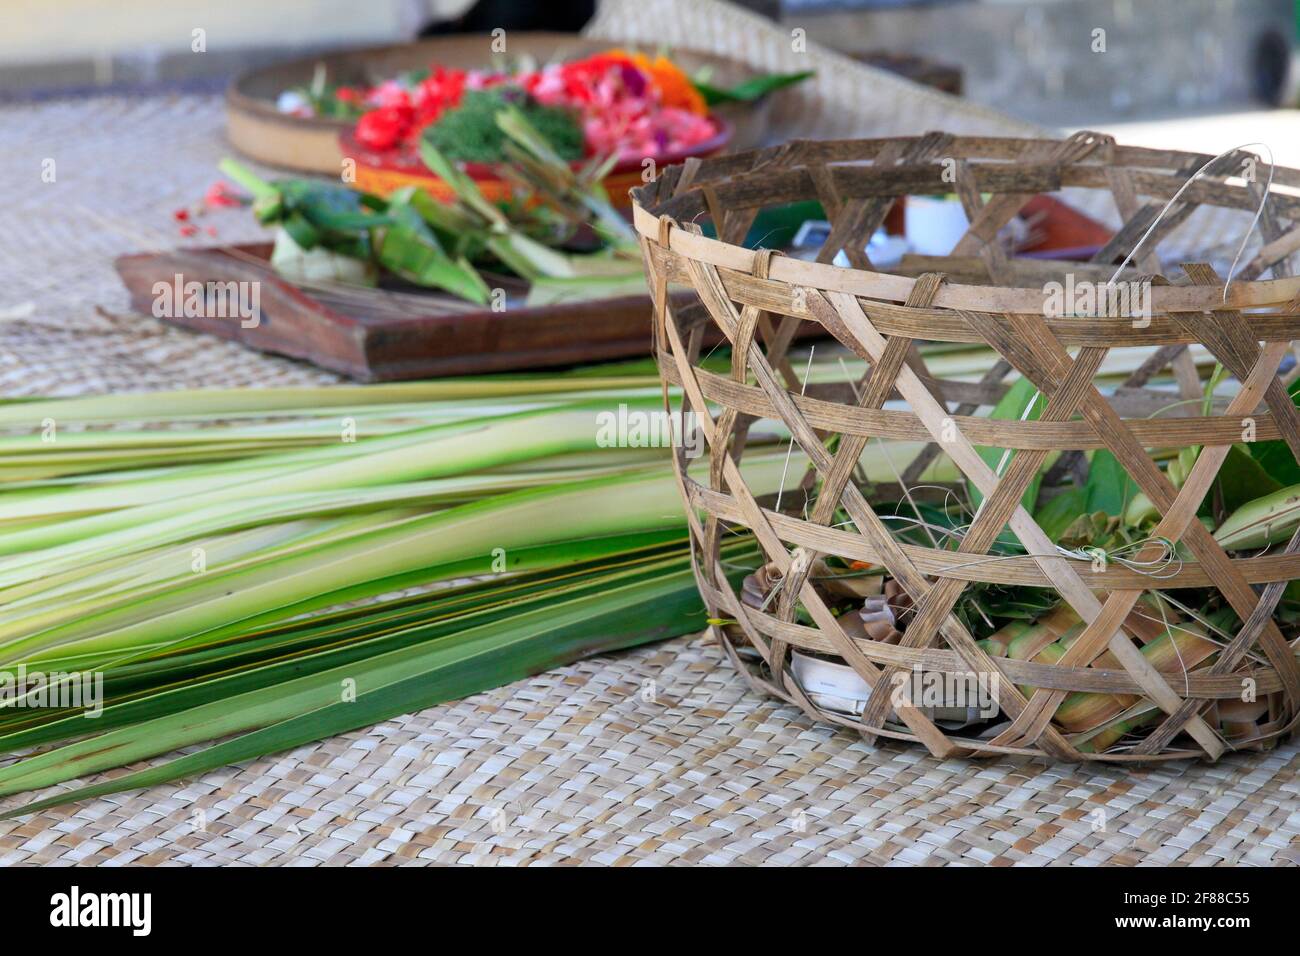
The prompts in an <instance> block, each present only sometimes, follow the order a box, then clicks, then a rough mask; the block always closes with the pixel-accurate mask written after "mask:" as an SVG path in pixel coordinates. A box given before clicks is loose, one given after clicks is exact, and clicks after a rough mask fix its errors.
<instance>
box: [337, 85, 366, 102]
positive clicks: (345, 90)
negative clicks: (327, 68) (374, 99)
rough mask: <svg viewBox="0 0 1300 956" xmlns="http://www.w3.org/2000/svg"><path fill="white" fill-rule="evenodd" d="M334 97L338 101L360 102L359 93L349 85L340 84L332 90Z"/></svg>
mask: <svg viewBox="0 0 1300 956" xmlns="http://www.w3.org/2000/svg"><path fill="white" fill-rule="evenodd" d="M334 98H335V99H336V100H338V101H339V102H340V103H360V102H361V93H360V91H358V90H356V89H353V88H352V87H350V86H340V87H339V88H338V89H337V90H335V91H334Z"/></svg>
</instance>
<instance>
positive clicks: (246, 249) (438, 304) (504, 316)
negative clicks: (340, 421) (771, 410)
mask: <svg viewBox="0 0 1300 956" xmlns="http://www.w3.org/2000/svg"><path fill="white" fill-rule="evenodd" d="M270 254H271V244H270V243H261V244H254V245H240V246H223V247H215V248H201V249H174V250H170V251H165V252H146V253H139V254H135V255H125V256H120V257H119V258H118V259H117V260H116V261H115V263H114V264H115V266H116V268H117V272H118V275H119V276H121V278H122V282H123V283H124V284H125V285H126V288H127V290H128V291H129V292H130V294H131V304H132V306H133V307H134V308H135V309H136V310H138V311H140V312H143V313H145V314H147V315H157V316H158V317H159V318H161V319H163V320H164V321H168V322H173V323H175V324H176V325H180V326H183V327H185V328H188V329H193V330H195V331H198V332H208V333H211V334H213V335H219V336H221V337H222V338H225V339H233V340H235V341H237V342H242V343H243V344H245V345H247V346H250V347H251V348H255V349H260V350H262V351H265V352H274V353H276V354H278V355H287V356H290V357H292V358H297V359H305V360H306V361H308V362H312V363H314V364H316V365H319V366H321V367H322V368H327V369H330V370H332V371H335V372H339V373H340V374H342V375H346V376H348V377H349V378H352V379H356V380H357V381H360V382H383V381H396V380H400V379H415V378H430V377H435V376H443V375H470V374H482V373H488V372H508V371H516V370H520V369H533V368H544V367H548V366H550V367H554V366H561V365H574V364H579V363H583V362H601V361H609V360H612V359H624V358H633V357H642V356H648V355H649V354H650V299H649V296H627V297H622V298H616V299H605V300H602V301H599V302H582V303H576V304H569V305H558V306H546V307H540V308H525V307H523V306H522V305H520V306H517V307H511V308H507V309H505V310H504V311H497V312H494V311H492V310H490V309H484V308H480V307H478V306H475V305H471V304H469V303H465V302H461V301H459V300H454V299H450V298H447V297H444V296H441V295H434V294H429V293H421V292H417V291H415V290H414V288H413V287H411V288H408V289H400V288H399V289H380V290H367V289H359V290H355V291H353V290H350V289H348V288H346V287H340V286H330V287H320V288H313V289H310V290H308V289H302V288H298V287H296V286H294V285H291V284H290V283H288V282H286V281H284V280H283V279H281V278H280V277H279V276H278V275H277V274H276V273H275V271H274V270H273V269H272V268H271V266H270V264H269V262H268V261H267V260H268V257H269V256H270ZM177 277H182V278H181V280H180V281H181V282H182V288H183V287H184V284H187V283H194V282H197V283H200V284H201V285H202V286H203V288H204V291H205V293H206V294H205V296H204V302H203V304H202V307H200V308H197V309H190V310H185V309H171V310H170V311H171V313H172V314H165V313H166V312H167V311H168V309H167V308H166V307H165V300H164V302H163V304H162V305H159V303H160V299H161V298H162V296H161V294H160V290H161V288H162V286H170V287H173V288H174V287H175V283H176V282H177ZM228 282H248V283H257V284H258V286H257V290H258V298H259V300H260V301H259V305H260V309H259V318H258V321H257V324H256V326H255V327H251V328H245V327H244V325H245V324H248V323H246V322H245V321H243V320H241V318H240V316H239V314H237V313H236V314H224V313H235V310H233V309H228V308H222V305H223V301H222V299H223V297H222V296H220V295H214V294H213V293H212V292H210V291H208V290H209V289H210V288H213V287H210V286H209V283H228ZM160 283H161V285H159V284H160ZM247 288H248V289H250V290H251V289H252V287H251V286H249V287H247ZM169 298H175V296H170V297H169ZM156 306H158V307H157V308H156ZM160 312H161V313H164V314H159V313H160Z"/></svg>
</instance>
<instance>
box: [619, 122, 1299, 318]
mask: <svg viewBox="0 0 1300 956" xmlns="http://www.w3.org/2000/svg"><path fill="white" fill-rule="evenodd" d="M918 138H919V137H888V138H884V139H881V138H875V139H855V140H836V141H834V142H835V144H836V145H837V146H846V145H857V144H863V145H867V144H871V145H875V144H879V143H882V142H889V141H891V140H893V141H903V142H911V141H915V140H916V139H918ZM963 139H964V141H965V142H968V143H969V142H990V143H998V144H1003V145H1007V146H1015V147H1018V148H1022V147H1023V146H1025V145H1027V144H1031V143H1056V142H1064V140H1060V139H1050V138H1043V139H1037V140H1034V139H1025V138H1023V137H964V138H963V137H954V140H956V141H962V140H963ZM1122 149H1123V150H1124V151H1125V152H1126V153H1130V152H1141V153H1147V154H1151V155H1160V156H1166V155H1171V154H1169V153H1168V152H1166V151H1161V150H1155V149H1149V148H1146V147H1134V146H1126V147H1122ZM770 153H771V150H770V149H757V150H748V151H746V152H743V153H732V154H728V155H726V156H724V157H718V158H717V159H715V160H704V161H703V162H702V164H701V165H700V167H699V168H701V169H707V167H708V165H709V164H710V163H711V162H719V161H725V162H726V163H727V164H728V165H735V164H738V163H739V162H740V161H742V160H743V159H745V158H747V157H753V158H754V159H755V160H758V159H760V158H762V157H764V156H766V155H768V154H770ZM1188 155H1197V154H1188ZM1060 165H1071V164H1067V163H1061V164H1060ZM1091 165H1096V164H1095V163H1094V164H1091ZM1274 168H1275V169H1277V170H1279V171H1282V170H1286V171H1287V172H1289V173H1291V174H1294V176H1295V177H1300V169H1294V168H1292V167H1283V166H1275V167H1274ZM1287 178H1291V177H1287ZM1274 185H1275V186H1277V185H1279V183H1278V182H1277V180H1275V181H1274ZM644 188H645V187H640V188H637V189H633V190H631V195H632V225H633V228H634V229H635V230H636V232H637V234H638V235H640V236H641V237H642V238H643V239H644V240H645V241H646V242H647V243H649V244H650V245H652V246H655V247H658V248H662V249H665V250H666V251H668V252H671V253H675V254H676V255H678V256H681V257H682V258H684V259H688V260H692V261H695V262H700V263H703V264H707V265H712V266H716V267H718V268H720V269H728V270H732V271H735V272H743V273H747V274H752V273H753V271H754V268H755V265H756V262H757V260H758V258H759V255H760V251H761V250H756V249H747V248H745V247H743V246H740V245H736V244H734V243H730V242H726V241H723V240H721V239H713V238H710V237H708V236H705V235H702V234H700V233H699V232H696V231H692V228H691V227H690V226H682V225H681V224H679V223H676V222H673V221H672V220H669V223H670V226H671V228H669V229H668V232H667V241H666V243H665V242H662V241H661V232H660V231H661V223H662V220H663V218H664V217H661V216H659V215H656V214H655V213H654V212H652V211H651V210H650V209H649V208H647V207H646V205H645V204H644V202H643V194H642V190H643V189H644ZM694 188H699V187H698V186H696V185H694V184H693V185H691V186H689V187H688V188H687V190H686V191H690V190H691V189H694ZM1063 265H1066V266H1068V263H1066V264H1063ZM1065 271H1068V269H1063V272H1065ZM767 278H768V279H769V280H771V281H775V282H780V283H784V284H786V285H790V286H801V287H805V288H812V289H817V290H820V291H825V292H842V293H847V294H850V295H854V296H861V297H864V298H869V299H879V300H885V301H890V302H897V303H903V302H905V301H906V300H907V298H908V296H909V295H910V294H911V292H912V289H913V287H914V286H915V285H916V283H917V281H919V280H918V279H917V278H912V277H910V276H904V275H897V274H895V273H892V272H888V271H882V270H869V269H857V268H854V267H852V266H837V265H834V264H832V263H818V262H808V261H805V260H802V259H795V258H792V257H789V256H783V255H779V254H778V255H775V256H773V257H772V260H771V263H770V265H769V267H768V270H767ZM1225 286H1226V289H1227V293H1226V297H1225ZM1150 293H1151V305H1152V309H1153V311H1155V312H1157V313H1169V312H1190V313H1204V312H1208V311H1214V310H1224V309H1246V308H1262V307H1268V306H1279V305H1287V304H1289V303H1291V302H1292V301H1293V300H1295V299H1296V298H1297V297H1298V296H1300V276H1292V277H1286V278H1274V279H1254V280H1245V279H1233V280H1231V281H1230V282H1228V283H1220V284H1215V285H1193V286H1174V285H1152V287H1151V290H1150ZM1045 298H1046V293H1045V292H1043V291H1042V290H1038V289H1032V288H1030V289H1027V288H1024V287H1020V286H1003V285H995V284H983V285H973V284H964V283H957V282H945V283H944V284H943V286H942V287H941V288H940V290H939V291H938V294H937V295H935V296H934V299H933V302H932V303H931V306H932V307H933V308H937V309H948V310H961V311H974V312H989V311H994V312H1031V313H1036V314H1038V313H1042V311H1043V309H1044V302H1045Z"/></svg>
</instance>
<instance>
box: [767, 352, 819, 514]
mask: <svg viewBox="0 0 1300 956" xmlns="http://www.w3.org/2000/svg"><path fill="white" fill-rule="evenodd" d="M816 350H817V346H815V345H813V346H810V347H809V349H808V367H807V368H805V369H804V373H803V387H802V388H800V389H799V397H800V398H802V397H803V396H804V395H806V394H808V376H809V375H811V374H812V362H813V353H814V352H815V351H816ZM792 454H794V430H793V429H791V431H790V447H789V448H787V449H786V450H785V466H784V467H783V468H782V469H781V487H779V488H778V489H777V490H776V508H775V509H774V510H776V511H778V512H779V511H780V510H781V496H782V495H783V494H785V476H786V474H787V473H789V471H790V456H791V455H792Z"/></svg>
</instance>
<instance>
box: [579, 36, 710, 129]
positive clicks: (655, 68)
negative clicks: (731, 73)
mask: <svg viewBox="0 0 1300 956" xmlns="http://www.w3.org/2000/svg"><path fill="white" fill-rule="evenodd" d="M602 55H603V56H607V57H609V58H610V59H617V60H624V61H627V62H631V63H632V64H633V65H635V66H636V68H637V69H639V70H640V71H641V72H642V73H644V74H645V75H646V76H647V77H649V78H650V82H651V83H653V84H654V87H655V89H657V90H658V91H659V100H660V102H661V103H662V104H663V105H664V106H668V107H674V108H676V109H679V110H686V111H687V112H688V113H694V114H695V115H696V116H706V115H708V112H709V108H708V106H707V105H706V104H705V102H704V97H703V96H701V95H700V91H699V90H697V89H696V88H695V84H694V83H692V82H691V78H690V77H689V76H687V75H686V74H685V73H684V72H682V69H681V67H679V66H678V65H677V64H676V63H674V62H673V61H672V60H670V59H668V57H666V56H662V55H660V56H657V57H655V58H654V59H653V60H651V59H650V57H648V56H646V55H645V54H644V53H628V52H627V51H626V50H621V49H617V48H615V49H613V50H607V51H605V53H604V54H602Z"/></svg>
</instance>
